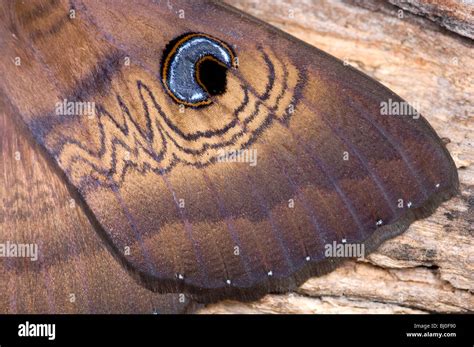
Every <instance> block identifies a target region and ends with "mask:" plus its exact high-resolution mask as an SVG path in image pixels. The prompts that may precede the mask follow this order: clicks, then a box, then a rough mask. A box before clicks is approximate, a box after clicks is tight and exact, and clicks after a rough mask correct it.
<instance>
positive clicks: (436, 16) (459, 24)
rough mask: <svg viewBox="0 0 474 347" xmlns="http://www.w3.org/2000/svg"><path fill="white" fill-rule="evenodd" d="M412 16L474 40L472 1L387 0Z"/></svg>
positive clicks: (473, 5) (473, 3)
mask: <svg viewBox="0 0 474 347" xmlns="http://www.w3.org/2000/svg"><path fill="white" fill-rule="evenodd" d="M389 1H390V3H392V4H394V5H397V6H399V7H401V8H402V9H404V10H407V11H410V12H412V13H414V14H417V15H420V16H424V17H426V18H428V19H430V20H432V21H434V22H436V23H439V24H440V25H441V26H443V27H445V28H446V29H448V30H451V31H454V32H455V33H458V34H459V35H463V36H466V37H469V38H471V39H474V1H472V0H389Z"/></svg>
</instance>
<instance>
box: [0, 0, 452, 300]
mask: <svg viewBox="0 0 474 347" xmlns="http://www.w3.org/2000/svg"><path fill="white" fill-rule="evenodd" d="M72 5H73V7H74V9H75V11H76V12H77V14H78V15H77V17H76V18H75V19H73V20H71V19H67V16H66V20H65V19H64V16H65V15H66V14H67V13H68V11H69V9H70V8H69V3H67V2H65V1H58V4H57V6H56V7H55V8H54V9H51V10H50V11H36V12H35V11H34V8H33V9H32V8H29V7H28V5H19V4H16V5H10V4H6V5H3V9H2V13H3V16H4V18H2V24H1V25H2V37H4V38H5V40H4V42H5V45H6V50H7V52H9V55H10V56H21V57H24V58H23V61H25V63H24V64H23V65H22V66H21V67H19V68H16V67H14V66H12V63H11V62H9V61H8V62H5V61H2V63H1V64H2V65H1V66H0V70H1V71H2V75H3V76H5V79H4V82H3V85H2V89H3V90H4V92H5V93H6V94H7V95H8V98H9V99H10V100H11V102H13V103H15V104H16V105H17V108H18V110H19V112H18V113H19V114H20V115H21V117H22V118H23V120H24V121H25V122H26V124H27V125H28V127H29V128H30V130H31V131H32V133H33V135H34V136H35V138H36V139H37V141H38V142H40V143H41V144H42V145H43V146H44V147H45V148H46V150H47V151H48V152H49V153H50V154H51V156H52V157H54V158H55V160H56V162H57V163H58V165H59V167H60V168H61V169H62V170H63V171H64V172H65V174H66V176H67V179H68V180H69V182H70V183H72V185H73V186H75V187H76V188H77V190H78V191H79V193H80V195H81V196H82V197H83V198H84V200H85V202H86V203H87V206H88V207H89V208H90V209H91V211H92V212H93V213H94V216H95V218H96V219H97V220H98V222H99V223H100V225H101V227H102V228H103V230H104V231H105V233H106V234H107V236H108V239H109V240H110V242H111V243H112V245H113V246H112V247H111V248H113V249H115V250H116V251H117V252H120V251H121V250H123V249H124V248H125V247H130V248H131V250H132V252H131V254H130V255H129V256H127V257H126V262H127V266H128V267H129V268H131V269H133V271H136V272H138V273H139V274H140V277H141V279H142V281H143V284H145V285H146V286H147V287H149V288H152V289H154V290H157V291H160V292H170V291H171V292H177V291H185V292H191V293H194V294H199V295H200V296H201V299H202V300H206V301H210V300H215V299H218V298H224V297H237V298H240V299H252V298H256V297H258V296H261V295H263V294H265V293H267V292H269V291H280V290H287V289H288V288H292V287H293V286H295V285H297V284H298V283H301V281H303V280H304V279H306V278H308V277H309V276H312V275H318V274H322V273H325V272H327V271H329V270H330V269H332V268H333V267H334V266H335V265H336V264H337V263H338V262H339V260H340V258H331V257H329V258H328V257H326V256H325V246H326V245H327V244H332V243H333V242H339V243H340V242H342V240H346V242H348V243H364V244H365V247H366V251H370V250H371V249H373V248H374V247H376V246H378V245H379V244H380V243H381V242H382V241H383V240H384V239H386V238H388V237H392V236H394V235H396V234H398V233H400V232H402V231H403V230H405V229H406V228H407V227H408V225H409V224H410V223H411V222H412V221H413V220H415V219H416V218H420V217H423V216H424V215H426V214H427V213H430V212H431V211H432V210H433V209H434V208H435V207H436V206H437V205H438V204H439V202H440V201H442V200H444V199H447V198H448V197H450V196H451V195H453V194H454V193H455V191H456V189H457V186H458V180H457V172H456V170H455V166H454V164H453V161H452V159H451V158H450V156H449V154H448V152H447V150H446V149H445V148H444V146H443V144H442V143H441V141H440V139H439V138H438V136H437V135H436V134H435V132H434V131H433V129H432V128H431V127H430V126H429V124H428V123H427V122H426V121H425V120H424V119H423V118H422V117H420V118H417V119H414V118H412V117H403V116H382V115H381V112H380V106H381V102H389V101H390V99H391V100H392V102H401V101H402V100H401V99H400V98H399V97H398V96H396V95H395V94H394V93H392V92H391V91H389V90H388V89H386V88H385V87H383V86H382V85H380V84H379V83H377V82H375V81H373V80H372V79H370V78H369V77H367V76H365V75H363V74H361V73H360V72H358V71H356V70H354V69H352V68H350V67H347V66H344V65H343V63H342V62H340V61H339V60H337V59H335V58H333V57H331V56H329V55H327V54H325V53H323V52H321V51H319V50H318V49H316V48H314V47H311V46H308V45H306V44H304V43H302V42H300V41H298V40H296V39H294V38H292V37H290V36H288V35H286V34H284V33H282V32H281V31H279V30H277V29H275V28H273V27H271V26H268V25H266V24H264V23H262V22H260V21H258V20H256V19H254V18H252V17H250V16H248V15H246V14H243V13H241V12H239V11H237V10H235V9H233V8H230V7H228V6H224V5H221V4H217V3H214V2H209V1H193V2H188V1H181V2H180V1H175V2H173V3H172V5H171V6H170V5H169V4H166V3H161V2H160V3H156V4H155V3H153V2H149V1H143V2H134V3H133V4H132V3H122V2H121V3H120V4H118V3H116V2H114V1H101V2H96V1H73V2H72ZM22 6H25V7H26V8H24V7H22ZM38 12H39V13H40V15H38ZM32 13H33V14H32ZM35 13H36V14H35ZM183 14H184V19H182V18H181V17H183ZM3 19H5V20H3ZM189 32H198V33H205V34H208V35H212V36H213V37H216V38H218V39H219V40H222V41H223V42H226V43H227V44H228V45H231V46H232V47H233V49H234V50H235V53H236V54H237V56H238V58H239V68H238V69H236V70H234V69H232V70H229V71H228V73H227V91H226V92H225V93H224V94H223V95H220V96H218V97H216V98H214V100H213V103H212V104H211V105H209V106H207V107H205V108H199V109H193V108H186V109H185V112H184V113H182V112H180V110H181V109H180V107H179V105H177V104H176V103H175V102H174V101H173V100H172V99H171V98H170V97H169V95H168V94H167V93H166V92H165V89H164V88H163V85H162V84H161V82H160V79H161V76H160V62H161V60H162V59H163V51H164V50H165V47H166V45H167V43H168V42H170V41H172V40H173V39H175V38H176V37H178V36H180V35H182V34H185V33H189ZM11 34H14V35H15V36H14V37H13V38H11ZM127 58H129V61H130V65H129V66H127V65H125V64H124V61H125V60H126V59H127ZM62 99H68V100H81V101H93V102H95V103H96V105H97V110H98V112H97V114H96V116H95V117H92V118H91V119H88V118H87V117H83V116H79V117H75V116H71V117H64V116H60V117H59V116H56V115H55V114H54V105H55V104H56V103H57V102H58V101H59V100H62ZM236 149H251V150H255V151H256V153H257V154H258V164H257V165H256V166H254V167H252V166H249V165H247V164H236V163H216V162H215V158H216V156H217V155H218V154H219V153H220V151H232V150H236ZM347 154H348V157H349V160H343V158H344V156H346V155H347ZM400 200H401V201H403V204H402V207H401V208H400V207H399V201H400ZM292 203H294V206H293V205H292ZM292 206H293V207H292Z"/></svg>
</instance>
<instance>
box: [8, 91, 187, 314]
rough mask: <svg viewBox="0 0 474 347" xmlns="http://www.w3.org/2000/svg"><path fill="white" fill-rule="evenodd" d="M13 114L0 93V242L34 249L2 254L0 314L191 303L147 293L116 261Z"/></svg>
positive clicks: (181, 307) (152, 309)
mask: <svg viewBox="0 0 474 347" xmlns="http://www.w3.org/2000/svg"><path fill="white" fill-rule="evenodd" d="M14 114H15V112H14V110H13V109H12V108H11V107H10V106H9V105H8V104H5V103H4V99H3V98H2V97H1V96H0V153H1V155H2V161H1V163H2V166H1V170H0V201H1V204H0V243H1V244H2V245H4V244H9V245H36V247H37V248H36V252H35V254H32V255H33V257H26V258H23V257H2V258H0V313H1V314H5V313H8V314H12V313H26V314H31V313H41V314H45V313H47V314H52V313H55V314H58V313H118V312H120V313H145V314H146V313H148V314H151V313H183V312H187V311H188V310H191V309H193V308H194V307H195V305H194V304H193V302H192V301H191V299H190V298H189V297H187V296H183V295H182V294H157V293H153V292H150V291H149V290H147V289H145V288H143V286H142V285H141V284H140V283H137V281H136V279H135V278H134V277H132V276H130V273H132V274H133V271H128V272H127V271H126V270H125V269H124V268H123V267H121V266H120V262H121V259H118V260H119V262H117V261H116V260H115V259H114V257H113V255H112V254H111V253H110V251H109V250H108V247H107V243H104V242H103V239H104V237H106V236H104V237H102V236H101V235H100V234H97V233H96V232H95V229H94V227H93V224H94V223H95V222H92V224H91V221H90V219H89V218H88V217H87V216H86V214H85V213H84V212H83V209H82V208H81V202H80V198H79V197H77V196H76V195H77V194H74V193H72V194H71V192H69V191H68V189H67V188H66V186H65V182H64V178H63V175H60V174H58V173H57V172H56V171H57V170H53V169H51V166H50V165H48V164H47V161H46V160H45V159H44V156H43V154H42V152H43V151H42V150H41V149H40V148H39V146H38V145H36V144H33V143H32V142H31V136H28V133H27V131H28V130H27V129H25V127H24V125H23V126H21V124H16V123H17V122H15V121H14V118H13V117H15V116H14ZM96 229H97V228H96ZM116 255H117V254H116ZM117 258H120V256H119V257H117ZM31 259H32V260H31ZM135 277H136V276H135Z"/></svg>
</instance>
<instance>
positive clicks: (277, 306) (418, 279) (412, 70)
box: [201, 0, 474, 313]
mask: <svg viewBox="0 0 474 347" xmlns="http://www.w3.org/2000/svg"><path fill="white" fill-rule="evenodd" d="M233 3H234V4H235V5H236V6H237V7H239V8H241V9H243V10H245V11H248V12H250V13H252V14H253V15H256V16H258V17H259V18H261V19H264V20H266V21H268V22H270V23H272V24H273V25H276V26H278V27H280V28H281V29H283V30H286V31H288V32H289V33H291V34H292V35H295V36H296V37H299V38H301V39H303V40H305V41H307V42H309V43H311V44H313V45H315V46H316V47H319V48H321V49H323V50H325V51H327V52H329V53H330V54H333V55H334V56H336V57H339V58H340V59H345V60H346V61H347V62H348V63H350V64H353V65H354V66H356V67H357V68H358V69H360V70H362V71H364V72H366V73H367V74H369V75H370V76H372V77H374V78H376V79H377V80H379V81H381V82H382V83H384V84H385V85H386V86H388V87H389V88H390V89H392V90H394V91H395V92H397V93H398V94H399V95H401V96H402V97H403V98H405V99H406V100H408V101H419V103H421V104H422V105H423V108H422V113H423V114H424V115H425V117H426V118H427V119H428V121H429V122H430V123H431V124H432V125H433V127H434V128H435V130H436V131H437V132H438V134H440V135H441V136H442V137H443V138H445V139H446V141H449V144H448V149H449V150H450V153H451V155H452V156H453V158H454V160H455V162H456V165H457V167H458V169H459V174H460V181H461V191H462V193H461V196H460V197H458V198H455V199H453V200H451V201H449V202H447V203H445V204H443V205H442V206H441V207H440V208H439V209H438V210H437V212H436V213H435V214H434V215H433V216H431V217H429V218H427V219H425V220H422V221H418V222H416V223H414V224H413V225H412V226H411V227H410V228H409V230H408V231H407V232H406V233H405V234H403V235H401V236H399V237H397V238H395V239H393V240H390V241H387V242H385V243H384V244H383V245H382V247H380V248H379V249H378V250H377V252H375V253H374V254H372V255H371V256H370V257H369V258H368V259H367V261H365V262H352V261H351V262H348V263H347V264H346V265H345V266H344V267H343V268H340V269H337V270H336V271H334V272H333V273H331V274H329V275H327V276H324V277H321V278H314V279H310V280H309V281H307V282H306V283H305V284H304V285H303V286H301V287H300V288H299V289H298V290H297V291H295V292H294V293H290V294H288V295H268V296H266V297H265V298H264V299H262V300H260V301H257V302H254V303H250V304H242V303H236V302H226V303H221V304H218V305H211V306H209V307H207V308H206V309H204V310H202V311H201V312H203V313H232V312H246V313H374V312H382V313H413V312H417V313H423V312H426V313H427V312H472V311H473V310H474V298H473V295H472V291H473V288H474V276H473V274H474V268H473V254H474V246H473V241H472V237H473V233H474V228H473V223H474V138H473V134H474V131H473V129H474V117H473V114H474V106H473V104H472V100H473V99H474V87H473V86H474V77H473V74H472V69H471V68H470V67H472V66H474V59H473V57H472V54H471V52H472V49H473V42H472V41H471V40H469V39H466V38H462V37H459V36H457V35H453V34H451V33H449V32H447V31H445V30H443V29H441V28H440V27H438V26H437V25H435V24H433V23H432V22H430V21H428V20H426V19H424V18H421V17H416V16H413V15H411V14H409V13H408V14H406V15H405V18H404V19H402V20H400V19H399V18H398V16H397V15H398V10H399V8H397V7H394V6H391V5H387V4H386V2H383V1H371V0H368V1H364V3H365V4H364V7H360V6H358V5H357V4H356V2H354V1H317V2H312V1H280V2H279V4H278V6H275V3H274V2H273V1H238V2H237V3H236V2H233ZM357 3H359V4H360V2H357ZM471 30H472V27H471Z"/></svg>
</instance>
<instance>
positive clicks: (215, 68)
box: [198, 59, 227, 95]
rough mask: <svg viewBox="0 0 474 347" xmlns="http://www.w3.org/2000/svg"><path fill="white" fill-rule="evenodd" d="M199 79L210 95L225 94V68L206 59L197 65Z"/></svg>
mask: <svg viewBox="0 0 474 347" xmlns="http://www.w3.org/2000/svg"><path fill="white" fill-rule="evenodd" d="M198 69H199V79H200V81H201V83H202V85H203V86H204V88H205V89H206V90H207V92H208V93H209V94H211V95H220V94H223V93H224V92H225V88H226V73H227V68H226V67H225V66H223V65H221V64H219V63H217V62H216V61H214V60H211V59H206V60H203V61H202V62H201V63H200V64H199V67H198Z"/></svg>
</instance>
